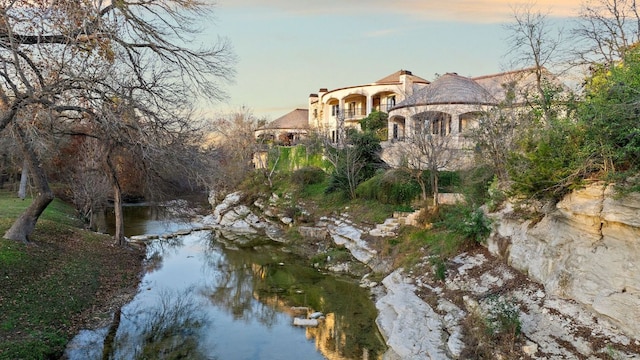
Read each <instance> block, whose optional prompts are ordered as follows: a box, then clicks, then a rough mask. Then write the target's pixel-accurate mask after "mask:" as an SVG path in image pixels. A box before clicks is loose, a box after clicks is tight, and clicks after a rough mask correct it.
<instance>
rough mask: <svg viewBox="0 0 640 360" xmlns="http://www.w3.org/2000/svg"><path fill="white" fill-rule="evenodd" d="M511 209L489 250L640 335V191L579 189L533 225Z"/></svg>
mask: <svg viewBox="0 0 640 360" xmlns="http://www.w3.org/2000/svg"><path fill="white" fill-rule="evenodd" d="M511 213H512V209H511V208H507V209H505V210H503V211H501V212H500V213H497V214H491V216H493V217H494V218H495V221H494V223H495V224H497V226H496V229H495V231H494V232H493V234H492V236H491V238H490V239H489V242H488V247H489V251H491V252H492V253H494V254H498V255H500V256H502V257H504V258H505V259H506V260H507V263H508V264H509V265H511V266H513V267H514V268H516V269H519V270H520V271H522V272H524V273H525V274H527V275H528V276H529V277H530V278H532V279H533V280H535V281H538V282H540V283H541V284H543V285H544V287H545V290H546V291H547V292H549V293H550V294H553V295H556V296H559V297H562V298H566V299H573V300H575V301H577V302H579V303H581V304H582V305H584V306H586V307H587V308H588V309H591V310H592V311H593V312H594V313H595V314H597V315H599V316H603V317H605V318H608V319H609V320H611V321H612V322H613V323H615V324H616V325H617V326H618V327H619V328H620V329H622V330H623V331H624V332H625V333H627V334H628V335H630V336H632V337H634V338H635V339H639V338H640V310H639V309H640V194H638V193H632V194H628V195H625V196H624V197H622V198H618V197H616V196H615V193H614V191H613V186H612V185H609V186H605V185H603V184H594V185H591V186H589V187H587V188H585V189H582V190H578V191H574V192H573V193H571V194H570V195H568V196H567V197H566V198H565V199H563V200H562V201H561V202H559V203H558V204H557V205H556V208H555V209H554V211H552V212H551V213H549V214H547V215H546V216H545V217H544V218H543V219H542V220H541V221H539V222H538V223H535V224H533V223H532V222H531V220H529V221H523V220H517V219H516V217H514V216H511Z"/></svg>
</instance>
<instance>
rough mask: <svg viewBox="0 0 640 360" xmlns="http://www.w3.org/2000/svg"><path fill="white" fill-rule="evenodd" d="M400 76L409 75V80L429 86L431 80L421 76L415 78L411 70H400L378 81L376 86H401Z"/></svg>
mask: <svg viewBox="0 0 640 360" xmlns="http://www.w3.org/2000/svg"><path fill="white" fill-rule="evenodd" d="M400 75H408V76H409V78H410V79H411V80H412V81H413V82H414V83H423V84H428V83H429V80H425V79H423V78H421V77H419V76H415V75H413V74H412V73H411V71H409V70H398V71H396V72H394V73H393V74H391V75H387V76H385V77H383V78H382V79H380V80H378V81H376V82H375V83H374V84H399V83H400Z"/></svg>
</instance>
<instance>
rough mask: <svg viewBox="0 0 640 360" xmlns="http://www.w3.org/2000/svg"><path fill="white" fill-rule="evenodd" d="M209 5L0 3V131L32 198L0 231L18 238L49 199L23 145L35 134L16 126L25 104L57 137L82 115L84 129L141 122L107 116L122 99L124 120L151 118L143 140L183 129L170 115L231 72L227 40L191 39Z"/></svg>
mask: <svg viewBox="0 0 640 360" xmlns="http://www.w3.org/2000/svg"><path fill="white" fill-rule="evenodd" d="M209 9H210V8H209V6H208V5H207V3H206V2H205V1H198V0H195V1H194V0H164V1H143V2H140V1H127V0H124V1H104V2H103V1H83V2H77V1H71V0H62V1H53V0H43V1H26V0H25V1H4V2H3V3H2V4H1V5H0V59H2V64H3V66H2V67H0V80H1V86H0V87H1V88H2V98H3V102H4V103H5V104H6V106H5V108H4V109H3V111H2V113H1V114H0V131H4V130H6V128H7V127H9V126H10V125H11V128H12V129H13V130H14V131H15V132H16V133H17V134H18V135H19V136H18V139H19V140H20V141H21V144H22V146H21V148H22V149H23V153H24V156H25V159H27V161H28V162H29V163H30V169H31V175H32V177H33V178H34V183H35V184H36V187H37V189H36V193H37V196H36V199H35V201H34V202H33V203H32V205H31V206H30V207H29V208H27V210H26V211H25V214H23V215H24V216H21V217H20V218H19V219H18V220H17V221H16V223H14V225H13V226H12V227H11V229H10V230H9V231H7V233H6V234H5V235H4V236H5V238H9V239H14V240H21V241H27V239H28V235H29V234H30V233H31V231H32V230H33V228H34V227H35V222H36V221H37V219H38V217H39V215H40V214H41V213H42V211H43V210H44V208H46V206H47V205H48V204H49V203H50V202H51V200H52V199H53V193H52V192H51V191H50V189H49V186H48V183H47V181H46V174H44V172H41V173H38V171H40V169H39V166H38V164H39V163H40V159H39V158H38V154H37V152H36V151H35V149H33V148H30V147H31V144H33V140H34V139H35V138H34V137H33V136H34V135H36V134H35V133H28V132H26V131H25V126H24V124H23V123H24V122H25V120H24V119H26V118H27V116H24V115H25V114H28V113H29V111H31V110H30V109H31V108H33V107H42V108H45V109H47V110H48V111H50V112H52V113H53V114H54V118H55V119H56V124H55V125H56V126H57V127H58V130H59V131H60V134H67V133H74V132H77V126H78V125H79V124H85V123H86V122H94V123H95V124H97V125H96V126H94V127H89V128H90V129H99V128H106V127H104V126H103V125H105V124H104V122H114V123H121V124H120V125H119V126H116V127H114V128H115V130H123V129H128V130H127V131H131V130H133V131H135V130H140V129H142V128H140V127H137V128H136V126H131V124H128V123H126V121H123V119H121V118H118V117H113V116H109V114H108V111H107V110H108V109H109V108H111V107H112V106H113V105H116V106H119V104H118V103H119V102H121V101H124V102H126V104H127V106H128V107H130V108H131V109H132V110H131V111H133V112H135V117H131V118H132V119H133V118H135V119H144V121H146V122H150V123H152V124H153V126H150V127H146V128H145V129H146V130H150V132H149V133H148V135H149V136H147V138H150V137H151V136H157V135H158V134H161V133H165V134H166V133H170V134H176V133H179V132H180V131H181V130H182V129H183V128H181V125H180V124H177V123H176V122H174V121H172V119H175V118H182V117H183V115H184V110H185V109H186V108H188V105H189V104H190V102H191V100H190V99H195V98H197V97H201V96H204V97H206V98H209V99H220V98H221V97H222V96H223V94H224V93H223V92H222V91H220V87H219V84H218V81H220V80H223V81H224V80H228V79H230V78H231V77H232V75H233V71H232V70H231V68H230V64H231V62H232V61H233V56H232V53H231V51H230V47H229V44H228V43H227V42H226V41H219V42H218V43H217V44H215V45H214V46H213V47H210V48H204V47H203V48H196V47H192V46H191V44H194V42H193V35H195V34H197V32H198V29H196V28H195V27H193V26H192V24H194V23H195V21H194V19H196V18H200V17H202V16H206V15H207V14H208V12H209ZM105 111H106V112H107V114H103V112H105ZM21 115H22V116H21ZM182 124H184V123H182ZM138 134H140V132H138ZM86 135H88V136H92V134H86ZM93 135H94V136H95V134H93ZM155 144H156V145H157V146H161V145H162V142H156V143H155ZM148 148H149V147H147V148H145V150H148ZM145 153H149V152H145Z"/></svg>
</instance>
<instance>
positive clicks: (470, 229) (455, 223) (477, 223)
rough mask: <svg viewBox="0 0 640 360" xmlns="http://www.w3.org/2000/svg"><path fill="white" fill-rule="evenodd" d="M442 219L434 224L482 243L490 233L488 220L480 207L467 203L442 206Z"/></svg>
mask: <svg viewBox="0 0 640 360" xmlns="http://www.w3.org/2000/svg"><path fill="white" fill-rule="evenodd" d="M440 216H441V218H442V220H441V221H440V222H438V223H436V224H435V225H436V226H437V227H441V228H445V229H447V230H449V231H452V232H454V233H456V234H458V235H461V236H463V237H464V238H465V239H469V240H473V241H475V242H477V243H483V242H485V241H486V239H487V237H488V236H489V234H490V233H491V226H490V221H489V219H487V218H486V217H485V216H484V212H483V211H482V210H481V209H480V208H475V209H474V208H472V207H470V206H468V205H463V204H459V205H454V206H447V207H443V210H442V211H441V214H440Z"/></svg>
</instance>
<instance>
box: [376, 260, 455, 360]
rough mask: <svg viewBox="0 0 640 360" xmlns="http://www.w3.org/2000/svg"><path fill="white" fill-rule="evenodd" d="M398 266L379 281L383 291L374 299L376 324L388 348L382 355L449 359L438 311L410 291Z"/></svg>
mask: <svg viewBox="0 0 640 360" xmlns="http://www.w3.org/2000/svg"><path fill="white" fill-rule="evenodd" d="M405 279H406V278H405V277H403V275H402V269H399V270H396V271H394V272H393V273H391V274H390V275H389V276H387V277H386V278H385V279H384V280H383V281H382V283H383V284H384V286H385V289H386V294H385V295H384V296H382V297H381V298H380V299H378V301H376V308H377V309H378V318H377V319H376V322H377V324H378V328H379V329H380V331H381V332H382V336H383V337H384V338H385V340H386V342H387V345H389V350H388V351H387V353H386V354H385V355H384V359H388V360H395V359H405V360H411V359H416V360H417V359H449V358H451V357H450V356H449V355H448V354H447V351H446V349H445V347H446V344H447V338H448V335H447V334H446V333H445V332H444V330H443V329H444V328H445V326H444V324H443V323H442V321H441V320H440V317H439V315H438V314H437V313H436V312H435V311H434V310H433V309H432V308H431V307H430V306H429V305H428V304H427V303H425V302H424V301H422V300H421V299H420V298H419V297H418V296H417V295H416V294H415V293H414V289H415V287H414V285H412V284H410V283H408V282H406V281H405Z"/></svg>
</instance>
